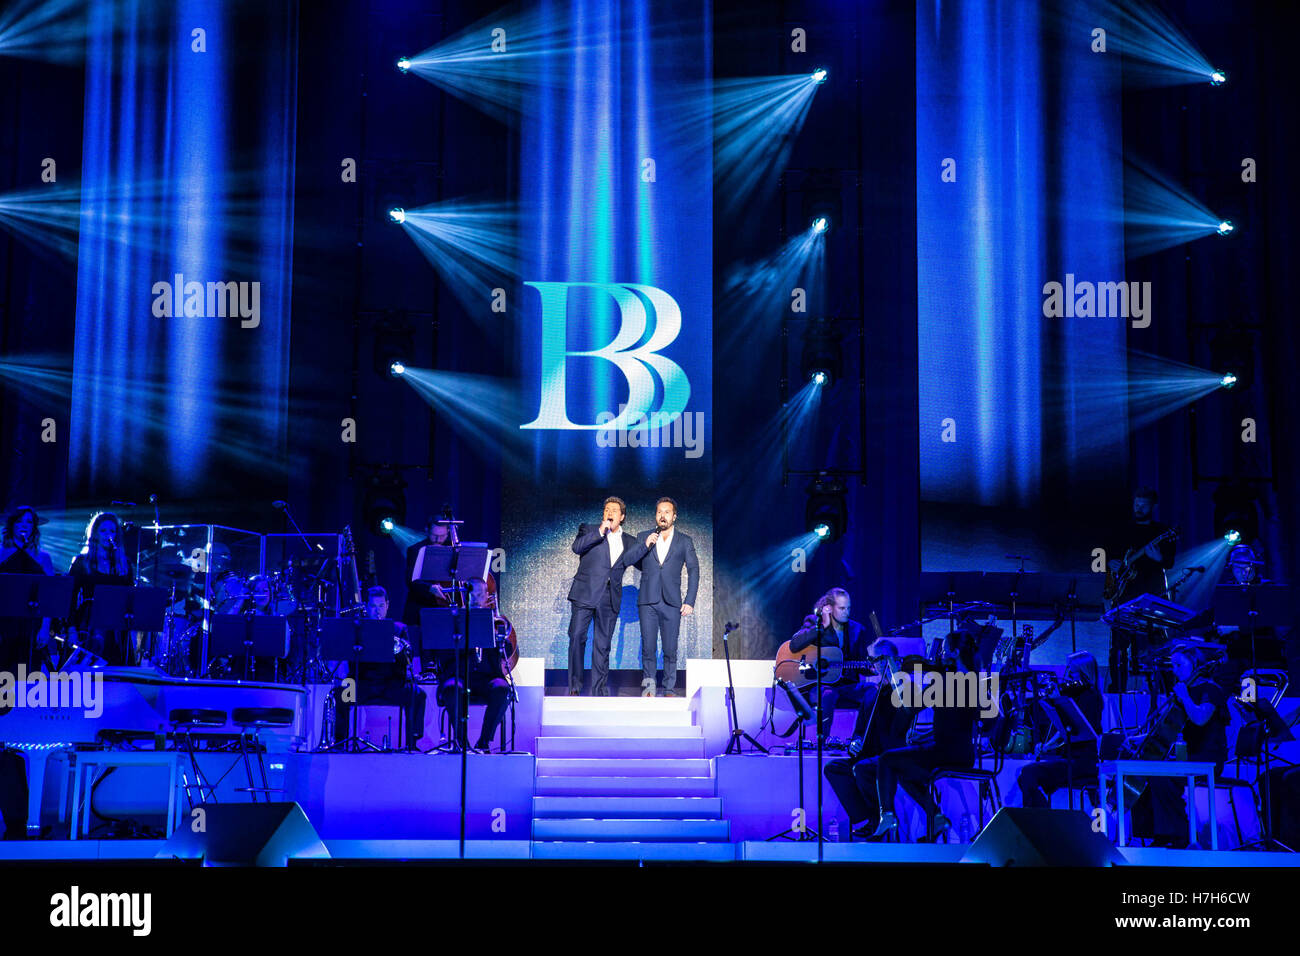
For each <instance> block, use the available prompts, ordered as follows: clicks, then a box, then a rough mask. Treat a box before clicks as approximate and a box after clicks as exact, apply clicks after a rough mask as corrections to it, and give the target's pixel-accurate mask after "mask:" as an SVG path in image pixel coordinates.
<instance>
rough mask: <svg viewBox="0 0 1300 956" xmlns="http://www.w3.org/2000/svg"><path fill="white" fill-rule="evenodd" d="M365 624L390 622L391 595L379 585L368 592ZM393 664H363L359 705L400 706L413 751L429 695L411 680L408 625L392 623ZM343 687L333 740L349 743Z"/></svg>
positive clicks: (348, 710)
mask: <svg viewBox="0 0 1300 956" xmlns="http://www.w3.org/2000/svg"><path fill="white" fill-rule="evenodd" d="M365 615H366V620H369V621H383V620H386V619H387V618H388V592H387V591H386V590H384V589H383V588H382V587H380V586H379V585H375V586H374V587H372V588H369V589H368V590H367V591H366V607H365ZM393 624H394V627H395V628H396V631H395V633H394V636H393V663H391V664H361V665H360V671H361V673H360V674H358V675H357V684H356V695H357V703H358V704H363V705H364V704H397V705H400V706H401V708H402V712H403V723H404V724H405V725H406V731H405V737H406V740H405V742H404V743H405V747H406V749H407V750H414V749H415V747H416V745H417V743H418V742H419V740H420V737H422V736H423V735H424V710H425V707H426V706H427V704H428V695H426V694H425V693H424V691H422V690H420V688H419V687H417V686H416V684H415V682H414V681H413V680H411V679H410V673H411V663H412V662H411V656H410V655H411V651H410V647H411V646H410V643H409V642H408V641H407V639H406V625H405V624H402V623H401V622H400V621H394V622H393ZM342 690H343V688H342V687H336V688H335V689H334V691H333V693H334V694H335V711H334V739H335V740H346V739H347V737H348V726H349V720H350V717H351V709H352V705H351V704H350V703H348V702H346V701H344V700H343V694H342Z"/></svg>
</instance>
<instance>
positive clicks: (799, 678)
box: [773, 641, 875, 690]
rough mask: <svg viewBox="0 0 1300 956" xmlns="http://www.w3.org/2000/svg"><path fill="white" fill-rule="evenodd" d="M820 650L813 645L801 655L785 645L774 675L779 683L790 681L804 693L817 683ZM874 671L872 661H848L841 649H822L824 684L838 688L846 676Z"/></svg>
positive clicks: (777, 656)
mask: <svg viewBox="0 0 1300 956" xmlns="http://www.w3.org/2000/svg"><path fill="white" fill-rule="evenodd" d="M817 663H818V662H817V647H816V646H815V645H810V646H808V647H805V648H804V649H803V650H801V651H792V650H790V642H789V641H786V642H785V643H784V644H782V645H781V647H780V648H779V649H778V650H777V652H776V663H775V665H774V668H773V669H774V671H775V674H776V679H777V680H781V679H785V680H788V681H789V682H790V683H791V684H793V685H794V686H795V687H797V688H799V689H800V690H802V689H803V688H805V687H807V686H808V685H810V684H816V683H817ZM874 667H875V665H874V664H872V663H871V662H870V661H846V660H845V659H844V652H843V651H842V650H840V649H839V648H838V647H823V648H822V649H821V674H822V684H823V685H827V684H837V683H839V682H840V681H841V680H843V679H844V672H845V671H849V672H852V673H857V672H859V671H872V670H873V668H874Z"/></svg>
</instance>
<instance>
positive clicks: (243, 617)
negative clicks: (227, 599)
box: [210, 614, 289, 680]
mask: <svg viewBox="0 0 1300 956" xmlns="http://www.w3.org/2000/svg"><path fill="white" fill-rule="evenodd" d="M210 646H211V647H212V653H213V656H215V657H236V656H238V655H240V654H242V655H243V657H244V677H245V678H246V679H248V680H251V679H252V677H253V658H255V657H270V658H273V659H274V660H275V661H276V662H277V663H278V662H279V661H282V660H284V659H285V658H286V657H288V656H289V619H288V618H287V617H275V616H272V615H266V614H214V615H212V640H211V642H210Z"/></svg>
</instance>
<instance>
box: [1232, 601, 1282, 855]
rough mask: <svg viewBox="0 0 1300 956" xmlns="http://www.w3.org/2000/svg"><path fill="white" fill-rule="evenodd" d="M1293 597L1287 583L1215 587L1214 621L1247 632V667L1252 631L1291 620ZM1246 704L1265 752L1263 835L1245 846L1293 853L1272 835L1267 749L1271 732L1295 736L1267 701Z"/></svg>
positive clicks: (1254, 662) (1252, 648)
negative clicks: (1260, 730)
mask: <svg viewBox="0 0 1300 956" xmlns="http://www.w3.org/2000/svg"><path fill="white" fill-rule="evenodd" d="M1293 601H1294V595H1293V594H1292V590H1291V587H1290V585H1286V584H1221V585H1219V586H1218V587H1217V588H1215V589H1214V623H1215V624H1216V625H1223V626H1225V627H1237V628H1240V629H1242V630H1244V631H1246V632H1247V634H1248V635H1249V637H1250V667H1251V670H1252V671H1258V669H1259V664H1258V661H1257V659H1256V654H1255V631H1256V629H1257V628H1260V627H1272V628H1276V627H1277V626H1279V625H1283V626H1285V625H1287V624H1290V622H1291V618H1292V612H1293V606H1292V602H1293ZM1247 706H1248V707H1251V708H1253V709H1254V710H1255V711H1257V712H1258V714H1259V716H1260V717H1261V723H1262V724H1263V735H1262V739H1261V741H1260V752H1261V753H1262V754H1263V755H1264V778H1263V779H1264V782H1263V784H1262V785H1261V786H1260V803H1262V804H1263V805H1264V807H1265V808H1266V810H1267V812H1266V813H1265V814H1264V820H1263V823H1262V825H1261V829H1262V831H1263V833H1262V835H1261V836H1260V838H1259V839H1258V840H1256V841H1255V842H1254V843H1251V844H1248V846H1258V847H1259V848H1260V849H1263V850H1268V849H1272V848H1273V847H1278V848H1280V849H1282V850H1285V851H1286V852H1288V853H1294V852H1295V851H1294V850H1292V849H1291V847H1289V846H1287V845H1286V844H1285V843H1283V842H1282V841H1281V840H1278V839H1276V838H1275V837H1274V836H1273V824H1272V818H1273V787H1272V784H1271V782H1270V780H1269V776H1270V775H1271V772H1272V769H1273V761H1272V751H1271V750H1269V737H1270V735H1271V734H1272V733H1275V732H1278V731H1280V733H1279V736H1278V738H1277V739H1278V740H1279V741H1285V740H1288V739H1294V737H1292V736H1291V732H1290V729H1289V728H1288V727H1286V725H1285V723H1284V722H1283V721H1282V719H1281V718H1280V717H1279V716H1278V713H1277V711H1276V710H1274V709H1273V705H1272V704H1270V703H1269V702H1268V701H1262V700H1257V701H1255V702H1254V703H1253V704H1250V705H1247ZM1270 712H1271V716H1270ZM1243 849H1244V848H1243Z"/></svg>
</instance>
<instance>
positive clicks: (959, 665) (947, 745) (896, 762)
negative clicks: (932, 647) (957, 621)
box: [872, 631, 980, 839]
mask: <svg viewBox="0 0 1300 956" xmlns="http://www.w3.org/2000/svg"><path fill="white" fill-rule="evenodd" d="M968 637H969V636H968V635H965V634H963V633H962V632H961V631H952V632H950V633H949V634H948V636H947V637H946V638H944V660H943V662H942V663H941V664H940V665H938V667H934V666H933V665H932V666H931V668H930V669H929V670H928V671H927V674H926V680H927V681H931V680H934V679H935V678H938V682H937V684H936V685H935V689H934V690H931V691H929V692H928V695H933V694H935V693H938V694H939V695H940V696H939V702H938V704H937V706H935V707H934V723H933V728H932V731H931V734H930V737H929V739H928V740H922V739H921V738H920V736H919V735H918V734H917V730H916V728H915V727H913V729H912V731H911V732H910V733H909V743H908V745H907V746H904V747H898V748H895V749H893V750H887V751H885V752H884V753H882V754H881V755H880V757H879V759H878V762H877V767H876V796H877V799H878V800H879V803H880V822H879V823H878V824H877V826H876V829H875V831H874V833H873V834H872V836H874V837H876V838H881V837H884V836H886V835H887V834H888V833H889V832H890V831H897V830H898V816H897V814H895V812H894V794H895V791H896V790H897V789H898V787H899V786H900V785H901V786H902V788H903V790H904V791H905V792H906V793H907V795H908V796H910V797H911V798H912V799H913V800H915V801H916V803H917V805H918V806H920V808H921V811H922V813H924V814H925V816H926V819H927V820H928V821H929V824H930V832H931V833H933V835H934V838H935V839H938V837H939V836H940V834H942V833H943V832H944V831H945V830H948V829H950V828H951V826H952V824H951V823H950V822H949V820H948V818H947V817H945V816H944V815H943V814H942V813H940V812H939V807H938V805H937V804H936V803H935V801H934V798H933V797H932V796H931V794H930V774H931V773H933V772H934V771H935V770H937V769H939V768H940V767H951V768H969V767H973V766H975V741H974V735H975V725H976V723H977V722H978V721H979V719H980V703H979V694H978V692H977V690H976V689H974V688H969V689H968V687H969V685H965V686H964V682H958V681H953V682H951V683H949V682H948V681H945V680H944V679H943V677H944V674H945V673H958V674H974V673H975V648H974V646H973V644H972V642H971V641H970V640H969V639H968ZM932 675H933V676H932ZM950 690H951V691H952V693H949V691H950ZM904 702H905V703H906V701H904Z"/></svg>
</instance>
